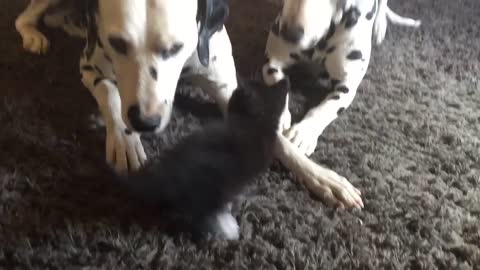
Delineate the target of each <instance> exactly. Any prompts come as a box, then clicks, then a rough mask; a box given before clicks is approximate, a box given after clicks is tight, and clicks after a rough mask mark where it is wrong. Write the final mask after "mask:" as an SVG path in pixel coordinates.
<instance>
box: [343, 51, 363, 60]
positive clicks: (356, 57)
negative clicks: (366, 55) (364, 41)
mask: <svg viewBox="0 0 480 270" xmlns="http://www.w3.org/2000/svg"><path fill="white" fill-rule="evenodd" d="M362 56H363V55H362V52H361V51H359V50H353V51H351V52H350V53H349V54H348V55H347V59H349V60H359V59H362Z"/></svg>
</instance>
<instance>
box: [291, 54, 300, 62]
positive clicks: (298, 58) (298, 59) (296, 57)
mask: <svg viewBox="0 0 480 270" xmlns="http://www.w3.org/2000/svg"><path fill="white" fill-rule="evenodd" d="M290 57H291V58H292V59H293V60H296V61H300V55H299V54H298V53H291V54H290Z"/></svg>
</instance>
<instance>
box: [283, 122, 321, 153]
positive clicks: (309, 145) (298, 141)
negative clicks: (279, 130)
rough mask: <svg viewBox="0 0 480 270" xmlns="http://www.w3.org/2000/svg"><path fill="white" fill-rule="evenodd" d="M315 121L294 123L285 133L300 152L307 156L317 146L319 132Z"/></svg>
mask: <svg viewBox="0 0 480 270" xmlns="http://www.w3.org/2000/svg"><path fill="white" fill-rule="evenodd" d="M315 128H316V127H315V126H313V123H309V122H300V123H298V124H295V125H293V126H292V127H291V128H290V129H288V130H287V131H286V132H285V133H284V134H285V136H286V137H287V139H289V140H290V141H291V142H292V144H293V145H295V146H296V147H297V148H298V149H299V150H300V152H302V153H303V154H305V155H306V156H310V155H311V154H312V153H313V152H314V151H315V148H316V147H317V141H318V136H319V134H318V132H316V130H315Z"/></svg>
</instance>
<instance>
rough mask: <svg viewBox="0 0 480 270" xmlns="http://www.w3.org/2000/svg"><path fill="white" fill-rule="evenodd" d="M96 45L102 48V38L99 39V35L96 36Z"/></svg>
mask: <svg viewBox="0 0 480 270" xmlns="http://www.w3.org/2000/svg"><path fill="white" fill-rule="evenodd" d="M97 46H98V47H99V48H101V49H103V43H102V40H101V39H100V37H97Z"/></svg>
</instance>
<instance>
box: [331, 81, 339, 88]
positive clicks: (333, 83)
mask: <svg viewBox="0 0 480 270" xmlns="http://www.w3.org/2000/svg"><path fill="white" fill-rule="evenodd" d="M339 83H340V80H337V79H332V87H333V88H335V87H336V86H337V85H338V84H339Z"/></svg>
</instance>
